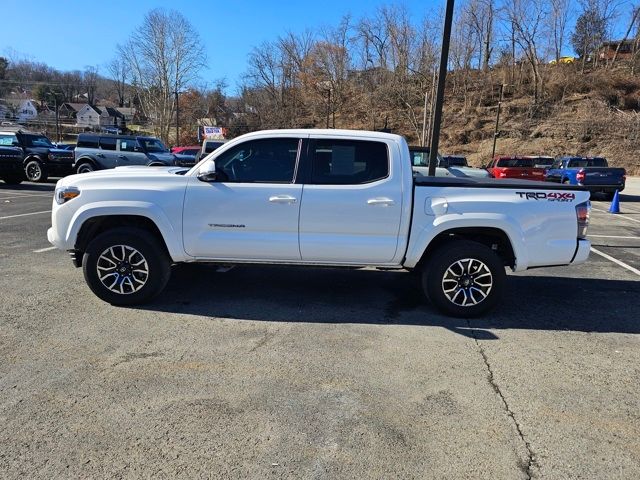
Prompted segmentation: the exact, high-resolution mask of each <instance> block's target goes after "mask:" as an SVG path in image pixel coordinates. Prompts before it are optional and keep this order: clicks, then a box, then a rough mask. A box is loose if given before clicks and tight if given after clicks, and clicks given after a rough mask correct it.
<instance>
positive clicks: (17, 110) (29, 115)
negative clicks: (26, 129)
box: [5, 98, 38, 123]
mask: <svg viewBox="0 0 640 480" xmlns="http://www.w3.org/2000/svg"><path fill="white" fill-rule="evenodd" d="M5 102H6V103H7V105H8V107H9V109H10V110H11V115H10V116H11V117H12V119H15V121H16V122H18V123H26V122H29V121H31V120H34V119H36V118H38V109H37V107H36V104H37V102H36V101H35V100H29V99H18V98H10V99H6V100H5Z"/></svg>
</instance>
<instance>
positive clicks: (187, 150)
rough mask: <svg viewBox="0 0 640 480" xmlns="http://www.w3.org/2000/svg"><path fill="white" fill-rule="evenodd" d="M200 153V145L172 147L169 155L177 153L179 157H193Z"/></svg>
mask: <svg viewBox="0 0 640 480" xmlns="http://www.w3.org/2000/svg"><path fill="white" fill-rule="evenodd" d="M199 152H200V145H189V146H186V147H173V148H171V153H179V154H180V155H190V156H192V157H195V156H196V155H197V154H198V153H199Z"/></svg>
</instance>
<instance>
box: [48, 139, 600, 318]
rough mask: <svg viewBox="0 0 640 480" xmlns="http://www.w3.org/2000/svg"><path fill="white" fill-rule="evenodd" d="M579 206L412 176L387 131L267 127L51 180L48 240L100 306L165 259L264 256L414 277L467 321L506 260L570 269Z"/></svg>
mask: <svg viewBox="0 0 640 480" xmlns="http://www.w3.org/2000/svg"><path fill="white" fill-rule="evenodd" d="M589 212H590V203H589V192H586V191H583V189H582V188H580V187H566V186H563V185H557V186H555V185H554V186H553V187H551V186H550V185H549V184H545V183H539V182H526V181H512V180H501V181H497V180H494V179H490V178H484V179H481V178H472V177H425V176H421V177H416V178H414V177H413V172H412V166H411V157H410V153H409V148H408V146H407V143H406V141H405V139H404V138H403V137H402V136H399V135H393V134H388V133H380V132H366V131H350V130H273V131H262V132H254V133H249V134H246V135H243V136H241V137H238V138H236V139H234V140H232V141H229V142H228V143H225V144H224V145H223V146H221V147H220V148H218V149H217V150H216V151H215V152H213V153H211V154H209V155H208V156H207V157H206V158H204V159H203V160H202V161H201V162H200V163H199V164H197V165H196V166H195V167H193V168H191V169H186V168H180V167H166V168H155V169H149V168H145V167H124V168H116V169H113V170H104V171H100V172H93V173H87V174H83V175H72V176H69V177H66V178H64V179H62V180H60V181H59V182H58V183H57V185H56V190H55V195H54V200H53V208H52V213H51V221H52V225H51V228H50V229H49V230H48V232H47V237H48V240H49V242H51V243H52V244H53V245H54V246H56V247H58V248H59V249H61V250H67V251H69V252H70V254H71V256H72V259H73V262H74V264H75V266H77V267H82V269H83V273H84V278H85V281H86V282H87V284H88V285H89V287H90V288H91V290H92V291H93V292H94V293H95V294H96V295H97V296H98V297H100V298H101V299H103V300H105V301H107V302H109V303H111V304H114V305H132V304H139V303H143V302H147V301H149V300H150V299H151V298H152V297H154V296H156V295H158V294H159V293H160V292H161V291H162V290H163V288H164V287H165V285H166V284H167V281H168V280H169V276H170V272H171V264H172V263H183V262H205V263H214V264H215V263H218V264H224V265H229V264H242V263H256V264H265V263H266V264H285V265H306V266H331V267H348V268H354V267H355V268H360V267H375V268H379V269H383V270H410V271H416V272H418V273H419V274H420V278H421V283H422V288H423V291H424V293H425V294H426V296H427V297H428V298H429V299H430V301H431V303H432V304H433V305H434V306H435V307H436V308H438V309H439V310H440V311H442V312H444V313H445V314H448V315H454V316H459V317H470V316H476V315H480V314H483V313H485V312H487V311H488V310H490V309H491V308H492V307H494V306H495V305H496V304H497V303H498V302H499V301H500V298H501V295H502V292H503V286H504V283H505V280H506V274H505V267H509V268H511V269H512V270H514V271H523V270H527V269H529V268H533V267H541V266H546V267H549V266H556V265H557V266H559V265H570V264H576V263H582V262H584V261H585V260H586V259H587V257H588V255H589V250H590V242H589V241H588V240H587V238H586V233H587V225H588V221H589ZM300 281H302V282H303V281H304V278H301V279H300ZM354 301H357V298H354Z"/></svg>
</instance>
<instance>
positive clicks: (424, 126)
mask: <svg viewBox="0 0 640 480" xmlns="http://www.w3.org/2000/svg"><path fill="white" fill-rule="evenodd" d="M428 97H429V93H428V90H427V89H426V88H425V89H424V109H423V111H422V137H421V138H420V146H421V147H424V146H425V145H426V142H427V139H426V136H427V98H428Z"/></svg>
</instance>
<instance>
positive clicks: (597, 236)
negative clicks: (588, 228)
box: [588, 235, 640, 240]
mask: <svg viewBox="0 0 640 480" xmlns="http://www.w3.org/2000/svg"><path fill="white" fill-rule="evenodd" d="M588 236H589V237H594V238H628V239H631V240H640V237H625V236H621V235H588Z"/></svg>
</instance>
